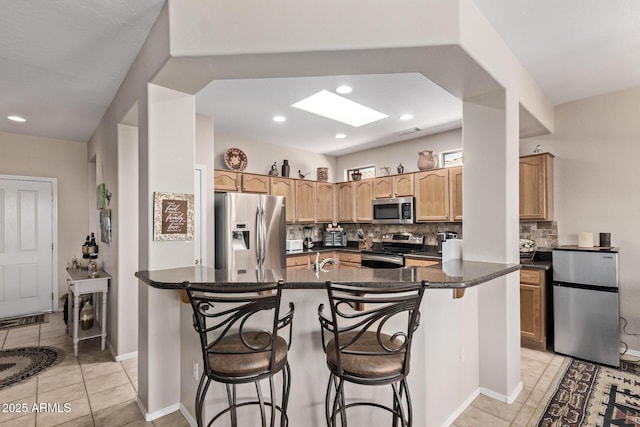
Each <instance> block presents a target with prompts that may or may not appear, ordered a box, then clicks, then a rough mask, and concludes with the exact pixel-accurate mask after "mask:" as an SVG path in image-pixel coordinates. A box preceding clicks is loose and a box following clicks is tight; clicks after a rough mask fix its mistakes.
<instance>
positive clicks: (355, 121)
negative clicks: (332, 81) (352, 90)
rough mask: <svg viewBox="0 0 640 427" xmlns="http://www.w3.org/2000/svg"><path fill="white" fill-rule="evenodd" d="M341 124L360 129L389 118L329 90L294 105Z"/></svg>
mask: <svg viewBox="0 0 640 427" xmlns="http://www.w3.org/2000/svg"><path fill="white" fill-rule="evenodd" d="M292 107H294V108H298V109H300V110H304V111H307V112H309V113H313V114H317V115H319V116H322V117H326V118H329V119H332V120H336V121H338V122H341V123H345V124H348V125H351V126H353V127H359V126H362V125H366V124H369V123H372V122H375V121H377V120H380V119H384V118H386V117H388V116H387V115H386V114H383V113H380V112H379V111H376V110H373V109H371V108H369V107H365V106H364V105H361V104H358V103H357V102H353V101H351V100H349V99H347V98H344V97H342V96H340V95H336V94H335V93H332V92H329V91H327V90H321V91H320V92H318V93H315V94H313V95H311V96H310V97H308V98H305V99H303V100H302V101H299V102H296V103H295V104H293V105H292Z"/></svg>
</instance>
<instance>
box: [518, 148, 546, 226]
mask: <svg viewBox="0 0 640 427" xmlns="http://www.w3.org/2000/svg"><path fill="white" fill-rule="evenodd" d="M520 219H522V220H551V219H553V155H551V154H549V153H542V154H534V155H530V156H523V157H520Z"/></svg>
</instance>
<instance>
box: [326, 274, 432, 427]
mask: <svg viewBox="0 0 640 427" xmlns="http://www.w3.org/2000/svg"><path fill="white" fill-rule="evenodd" d="M425 286H426V282H423V283H422V284H419V285H411V286H406V287H401V288H393V289H389V288H385V289H381V288H362V287H357V286H349V285H339V284H334V283H330V282H327V283H326V287H327V293H328V296H329V305H330V308H331V312H330V314H331V318H329V317H327V316H326V315H325V314H324V313H323V311H324V305H323V304H320V306H319V307H318V317H319V319H320V325H321V331H322V348H323V349H324V351H325V353H326V356H327V366H328V368H329V371H330V376H329V383H328V385H327V394H326V398H325V412H326V418H327V426H335V425H336V421H337V416H338V415H340V420H341V424H342V426H346V425H347V416H346V410H347V409H348V408H351V407H354V406H373V407H376V408H380V409H384V410H386V411H388V412H390V413H391V414H392V415H393V418H392V425H393V426H396V425H397V423H398V421H400V425H402V426H411V425H412V407H411V396H410V394H409V387H408V385H407V375H408V374H409V366H410V363H409V362H410V357H411V339H412V337H413V333H414V332H415V330H416V329H417V328H418V324H419V320H420V311H419V309H420V302H421V301H422V296H423V294H424V289H425ZM325 335H326V336H325ZM345 381H346V382H351V383H356V384H362V385H376V386H380V385H391V387H392V389H393V407H390V406H385V405H382V404H380V403H377V402H366V401H355V402H352V403H349V404H345V393H344V383H345ZM333 389H335V395H334V397H333V400H332V399H331V395H332V390H333Z"/></svg>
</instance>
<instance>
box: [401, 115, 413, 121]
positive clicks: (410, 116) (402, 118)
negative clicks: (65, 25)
mask: <svg viewBox="0 0 640 427" xmlns="http://www.w3.org/2000/svg"><path fill="white" fill-rule="evenodd" d="M411 119H413V114H403V115H401V116H400V120H411Z"/></svg>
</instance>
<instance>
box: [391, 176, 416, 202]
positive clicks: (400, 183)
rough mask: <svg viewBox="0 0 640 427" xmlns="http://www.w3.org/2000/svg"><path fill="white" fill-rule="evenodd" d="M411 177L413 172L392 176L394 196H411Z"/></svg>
mask: <svg viewBox="0 0 640 427" xmlns="http://www.w3.org/2000/svg"><path fill="white" fill-rule="evenodd" d="M413 179H414V174H412V173H407V174H403V175H395V176H394V177H393V192H394V196H395V197H407V196H413V194H414V189H413Z"/></svg>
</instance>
